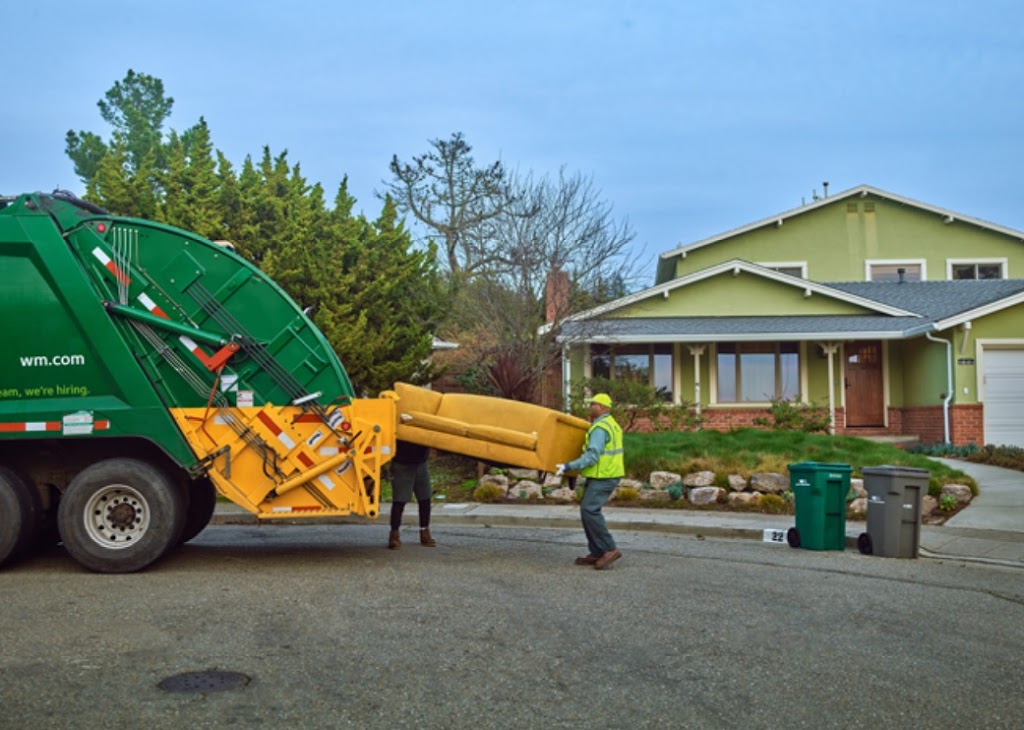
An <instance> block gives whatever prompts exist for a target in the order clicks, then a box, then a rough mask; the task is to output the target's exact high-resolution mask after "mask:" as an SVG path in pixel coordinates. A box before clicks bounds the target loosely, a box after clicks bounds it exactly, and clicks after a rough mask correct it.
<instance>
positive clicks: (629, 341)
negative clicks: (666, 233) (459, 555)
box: [559, 185, 1024, 446]
mask: <svg viewBox="0 0 1024 730" xmlns="http://www.w3.org/2000/svg"><path fill="white" fill-rule="evenodd" d="M1014 276H1017V277H1024V233H1022V232H1020V231H1016V230H1013V229H1010V228H1006V227H1004V226H1000V225H996V224H993V223H988V222H986V221H983V220H979V219H977V218H971V217H969V216H965V215H961V214H959V213H954V212H952V211H949V210H945V209H942V208H938V207H935V206H932V205H927V204H925V203H920V202H917V201H914V200H910V199H907V198H904V197H901V196H898V195H894V194H892V193H888V192H885V191H883V190H879V189H878V188H873V187H870V186H867V185H862V186H859V187H856V188H853V189H851V190H847V191H845V192H842V193H838V194H834V195H829V196H827V197H825V198H820V199H817V200H815V201H813V202H812V203H810V204H807V205H803V206H801V207H799V208H796V209H793V210H789V211H786V212H784V213H780V214H779V215H776V216H772V217H770V218H766V219H764V220H760V221H757V222H755V223H751V224H750V225H746V226H743V227H741V228H737V229H734V230H731V231H727V232H725V233H722V234H720V235H717V236H713V237H711V238H708V239H705V240H702V241H697V242H695V243H692V244H689V245H687V246H681V247H679V248H676V249H673V250H671V251H666V252H665V253H663V254H661V256H660V257H659V260H658V269H657V275H656V279H655V284H654V286H652V287H651V288H649V289H645V290H643V291H641V292H638V293H636V294H632V295H630V296H627V297H624V298H622V299H618V300H616V301H613V302H610V303H608V304H605V305H602V306H600V307H597V308H595V309H591V310H589V311H587V312H583V313H581V314H578V315H576V316H574V317H572V318H570V319H569V320H567V321H565V322H564V323H563V326H562V330H561V334H560V337H559V339H560V341H561V343H562V345H563V348H564V350H563V352H564V353H565V354H566V358H565V365H564V366H563V386H564V387H565V389H566V390H567V389H568V387H569V386H570V385H571V383H572V382H573V380H575V379H580V378H582V377H592V376H606V377H611V378H613V379H617V378H635V379H641V380H644V381H646V382H649V383H650V384H651V385H653V386H655V387H657V388H658V389H659V390H660V391H661V392H662V393H664V396H665V398H666V399H670V400H672V401H673V402H675V403H677V404H684V403H685V404H690V405H691V407H692V408H694V409H695V410H698V411H699V412H700V415H701V418H702V421H703V423H704V425H705V427H710V428H719V429H726V428H730V427H733V426H743V425H752V424H753V423H754V419H755V418H759V417H764V415H765V410H766V408H767V407H768V406H769V405H770V404H771V402H772V401H773V400H780V399H786V400H791V401H797V402H802V403H808V404H815V405H818V406H822V407H827V408H828V410H829V412H830V415H831V417H832V428H833V431H834V432H835V433H839V434H854V435H872V436H874V435H889V436H912V437H917V438H919V439H920V440H921V441H924V442H937V441H948V442H952V443H955V444H966V443H977V444H982V443H994V444H1013V445H1018V446H1024V278H1018V279H1014V278H1013V277H1014Z"/></svg>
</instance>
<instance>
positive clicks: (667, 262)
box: [655, 185, 1024, 281]
mask: <svg viewBox="0 0 1024 730" xmlns="http://www.w3.org/2000/svg"><path fill="white" fill-rule="evenodd" d="M868 195H873V196H875V197H878V198H884V199H886V200H891V201H893V202H894V203H900V204H901V205H906V206H910V207H912V208H917V209H919V210H922V211H926V212H929V213H934V214H935V215H937V216H940V217H941V218H942V219H943V220H944V221H945V222H946V223H952V222H953V221H961V222H963V223H969V224H971V225H974V226H977V227H979V228H984V229H986V230H989V231H995V232H996V233H1002V234H1004V235H1007V236H1010V237H1012V238H1016V239H1019V240H1020V241H1024V232H1022V231H1018V230H1015V229H1013V228H1008V227H1006V226H1001V225H998V224H996V223H989V222H988V221H984V220H982V219H980V218H974V217H972V216H968V215H963V214H962V213H956V212H954V211H951V210H947V209H946V208H940V207H938V206H935V205H929V204H928V203H922V202H920V201H917V200H912V199H911V198H907V197H904V196H902V195H896V194H895V193H890V192H887V191H885V190H881V189H879V188H875V187H872V186H870V185H858V186H857V187H855V188H850V189H849V190H844V191H842V192H839V193H835V194H834V195H829V196H826V197H823V198H819V199H818V200H816V201H813V202H811V203H809V204H807V205H801V206H800V207H799V208H792V209H790V210H787V211H785V212H782V213H779V214H777V215H773V216H769V217H767V218H762V219H761V220H758V221H754V222H753V223H748V224H747V225H745V226H740V227H739V228H733V229H732V230H729V231H725V232H723V233H719V234H716V235H714V236H711V237H710V238H704V239H701V240H699V241H695V242H693V243H688V244H686V245H685V246H677V247H676V248H673V249H671V250H670V251H665V252H664V253H662V254H660V255H659V256H658V267H657V273H656V274H655V277H656V279H655V280H656V281H661V280H664V279H667V278H670V277H671V275H672V273H673V272H674V269H673V268H672V259H674V258H676V257H678V256H682V257H684V258H685V257H686V254H688V253H689V252H690V251H694V250H696V249H698V248H703V247H704V246H710V245H711V244H713V243H718V242H719V241H724V240H726V239H729V238H734V237H735V236H738V235H741V234H743V233H747V232H749V231H753V230H757V229H758V228H763V227H765V226H781V225H783V224H784V223H785V221H786V220H788V219H790V218H794V217H796V216H798V215H803V214H804V213H810V212H811V211H814V210H818V209H819V208H824V207H825V206H827V205H832V204H833V203H836V202H838V201H841V200H845V199H846V198H853V197H860V198H866V197H867V196H868Z"/></svg>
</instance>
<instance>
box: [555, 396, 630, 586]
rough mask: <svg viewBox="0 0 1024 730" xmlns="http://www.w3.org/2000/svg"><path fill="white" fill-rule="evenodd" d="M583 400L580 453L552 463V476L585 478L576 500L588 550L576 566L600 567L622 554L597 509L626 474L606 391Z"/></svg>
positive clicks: (619, 436) (619, 433)
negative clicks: (586, 414) (585, 418)
mask: <svg viewBox="0 0 1024 730" xmlns="http://www.w3.org/2000/svg"><path fill="white" fill-rule="evenodd" d="M586 403H587V404H588V405H589V407H590V422H591V425H590V430H588V431H587V444H586V446H585V447H584V449H583V454H582V455H581V456H580V457H579V458H578V459H573V460H572V461H569V462H566V463H565V464H556V471H555V476H559V477H560V476H562V475H563V474H565V473H566V472H567V471H578V472H579V473H580V474H581V475H582V476H584V477H586V479H587V483H586V486H585V487H584V489H583V499H581V500H580V520H581V521H582V522H583V532H585V533H586V535H587V546H588V547H589V548H590V552H589V553H588V554H587V555H584V556H582V557H579V558H576V565H584V566H593V567H594V568H596V569H597V570H603V569H605V568H607V567H608V566H609V565H611V564H612V563H614V562H615V561H616V560H618V559H619V558H621V557H622V553H621V552H619V550H618V548H617V547H615V540H614V539H613V538H612V535H611V533H610V532H608V525H607V524H605V521H604V514H603V513H602V511H601V510H602V509H603V508H604V505H605V503H606V502H607V501H608V499H609V498H610V497H611V496H612V492H614V491H615V487H617V486H618V485H619V480H620V479H621V478H622V477H623V476H625V474H626V469H625V462H624V459H623V451H622V428H621V427H620V426H619V424H618V423H616V422H615V419H614V418H612V416H611V410H612V399H611V397H610V396H609V395H608V394H607V393H598V394H597V395H595V396H594V397H593V398H588V399H587V400H586Z"/></svg>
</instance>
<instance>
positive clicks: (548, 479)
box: [541, 474, 563, 489]
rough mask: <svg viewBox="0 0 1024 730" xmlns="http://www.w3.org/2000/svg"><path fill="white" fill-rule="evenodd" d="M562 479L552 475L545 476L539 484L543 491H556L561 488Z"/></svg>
mask: <svg viewBox="0 0 1024 730" xmlns="http://www.w3.org/2000/svg"><path fill="white" fill-rule="evenodd" d="M562 479H563V477H556V476H555V475H554V474H545V475H544V481H543V482H541V484H543V486H544V488H545V489H558V488H559V487H561V486H562Z"/></svg>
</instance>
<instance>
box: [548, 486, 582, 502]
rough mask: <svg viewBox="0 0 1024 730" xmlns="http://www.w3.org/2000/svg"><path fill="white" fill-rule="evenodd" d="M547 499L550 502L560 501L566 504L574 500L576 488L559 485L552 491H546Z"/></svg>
mask: <svg viewBox="0 0 1024 730" xmlns="http://www.w3.org/2000/svg"><path fill="white" fill-rule="evenodd" d="M547 499H548V500H550V501H552V502H561V503H564V504H568V503H570V502H575V501H576V490H574V489H569V488H568V487H561V488H559V489H556V490H554V491H552V492H548V496H547Z"/></svg>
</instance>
